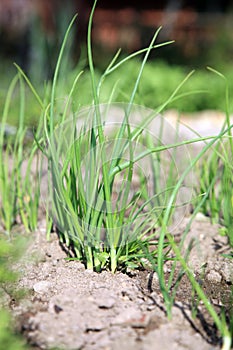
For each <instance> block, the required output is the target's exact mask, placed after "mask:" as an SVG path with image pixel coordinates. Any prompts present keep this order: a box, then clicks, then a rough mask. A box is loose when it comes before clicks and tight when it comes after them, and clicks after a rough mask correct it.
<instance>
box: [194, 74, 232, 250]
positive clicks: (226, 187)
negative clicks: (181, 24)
mask: <svg viewBox="0 0 233 350" xmlns="http://www.w3.org/2000/svg"><path fill="white" fill-rule="evenodd" d="M209 69H210V68H209ZM210 70H211V71H212V72H214V73H215V74H217V75H219V76H220V77H221V78H222V79H224V80H225V83H226V92H225V101H226V102H225V104H226V108H225V111H226V118H225V121H224V123H223V125H222V131H223V130H225V129H226V130H227V132H226V133H225V135H224V137H222V138H220V139H219V140H218V142H216V144H215V145H214V146H213V147H212V148H211V149H210V151H209V153H208V157H206V158H204V159H203V160H201V162H200V176H199V179H200V180H199V181H200V183H199V184H198V186H200V189H199V188H198V189H197V190H199V191H200V192H201V193H208V196H206V200H205V201H204V203H203V205H202V207H201V210H202V211H203V213H204V214H205V215H208V216H209V217H210V219H211V221H212V222H215V223H220V224H221V225H222V226H223V227H224V229H223V230H224V232H225V234H226V235H227V236H228V238H229V243H230V245H231V247H233V177H232V174H233V136H232V128H233V125H231V121H230V114H229V90H228V82H227V79H226V78H225V77H224V76H223V75H222V74H221V73H219V72H217V71H215V70H213V69H210Z"/></svg>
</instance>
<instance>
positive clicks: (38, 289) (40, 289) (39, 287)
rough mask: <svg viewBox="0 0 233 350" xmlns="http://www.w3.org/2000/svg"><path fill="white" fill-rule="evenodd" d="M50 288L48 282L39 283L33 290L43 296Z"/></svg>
mask: <svg viewBox="0 0 233 350" xmlns="http://www.w3.org/2000/svg"><path fill="white" fill-rule="evenodd" d="M50 288H51V283H50V282H48V281H40V282H37V283H36V284H34V286H33V290H34V291H35V292H36V293H39V294H45V293H47V292H48V291H49V289H50Z"/></svg>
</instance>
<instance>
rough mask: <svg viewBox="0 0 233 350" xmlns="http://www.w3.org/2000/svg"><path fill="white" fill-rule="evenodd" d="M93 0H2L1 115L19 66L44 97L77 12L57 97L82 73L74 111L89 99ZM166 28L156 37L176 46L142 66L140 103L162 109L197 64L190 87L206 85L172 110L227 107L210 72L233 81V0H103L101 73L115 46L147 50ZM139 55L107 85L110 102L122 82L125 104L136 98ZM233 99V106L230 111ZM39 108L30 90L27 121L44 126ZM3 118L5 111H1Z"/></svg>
mask: <svg viewBox="0 0 233 350" xmlns="http://www.w3.org/2000/svg"><path fill="white" fill-rule="evenodd" d="M92 4H93V1H85V2H84V1H80V0H68V1H66V2H63V1H61V0H51V1H49V2H47V1H44V0H35V1H34V2H31V1H29V0H22V1H20V2H19V1H15V0H0V45H1V51H0V113H1V114H2V111H3V106H4V102H5V98H6V91H7V88H8V86H9V84H10V81H11V79H12V77H13V76H14V75H15V73H16V68H15V67H14V65H13V63H14V62H16V63H17V64H19V65H20V67H22V68H23V70H24V71H25V72H26V74H27V75H28V76H29V78H30V79H31V81H32V83H33V84H34V86H35V87H36V89H37V90H38V91H39V93H40V94H41V95H44V91H45V86H46V84H47V83H48V84H49V81H50V80H51V79H52V77H53V72H54V67H55V64H56V59H57V57H58V53H59V49H60V45H61V42H62V39H63V36H64V33H65V30H66V28H67V26H68V24H69V22H70V20H71V18H72V17H73V15H74V14H75V13H76V12H78V14H79V15H78V18H77V20H76V23H75V25H74V28H73V31H72V34H71V36H70V39H69V42H68V46H67V50H66V55H65V57H64V59H63V69H62V74H61V76H60V82H59V96H60V97H61V98H65V96H66V94H67V93H68V91H69V88H70V87H71V84H72V81H73V79H74V76H75V75H76V74H77V72H78V71H80V70H82V69H83V70H84V74H83V76H82V78H81V79H80V83H79V84H78V87H77V89H76V90H77V91H76V92H75V99H74V103H73V108H74V110H75V108H78V107H79V106H82V105H86V104H89V103H91V99H92V97H91V95H90V81H89V75H88V67H87V59H86V48H85V42H86V29H87V22H88V16H89V12H90V8H91V5H92ZM160 25H161V26H162V27H163V28H162V30H161V32H160V34H159V38H158V42H164V41H168V40H175V43H173V44H171V45H168V46H165V47H163V48H160V49H158V50H154V52H153V53H152V54H151V57H150V61H149V62H148V64H147V66H146V69H145V71H144V75H143V80H142V82H141V84H140V87H139V91H138V94H137V97H136V101H135V102H136V103H139V104H142V105H145V106H147V107H152V108H156V107H157V106H158V105H159V104H161V103H163V102H164V101H165V100H166V99H167V98H168V96H169V95H170V93H171V92H172V91H173V90H174V89H175V88H176V86H177V85H178V84H179V83H180V82H181V80H182V79H184V77H185V76H186V75H187V74H188V73H189V72H190V71H191V70H193V69H195V70H196V73H195V75H194V76H193V77H192V78H191V79H190V81H189V82H188V83H187V84H186V85H185V87H184V88H183V89H184V92H185V91H187V92H188V91H192V90H206V92H203V93H200V94H194V95H192V96H189V97H187V98H184V99H182V100H178V101H177V102H176V103H173V104H172V105H170V106H169V108H177V109H179V110H180V111H181V112H194V111H199V110H204V109H224V97H223V96H224V83H223V82H221V81H220V80H219V78H218V77H217V76H215V75H213V74H211V73H210V72H208V71H207V70H206V66H211V67H213V68H215V69H217V70H219V71H220V72H222V73H223V74H225V75H226V77H227V79H228V81H229V84H230V90H232V89H231V85H232V84H233V79H232V77H233V69H232V57H233V5H232V2H231V1H229V0H228V1H217V0H215V1H208V0H206V1H196V2H194V1H179V0H169V1H158V2H156V4H155V2H154V1H144V2H143V3H141V4H138V3H137V4H136V5H135V2H133V1H124V2H123V1H112V2H108V1H105V0H99V1H98V4H97V9H96V13H95V17H94V25H93V48H94V58H95V64H96V69H97V75H101V72H102V71H103V69H104V68H105V67H106V65H107V64H108V63H109V62H110V60H111V58H112V57H113V55H114V53H115V52H116V50H117V49H118V48H119V47H120V48H122V56H124V55H127V54H129V53H131V52H133V51H135V50H138V49H140V48H142V47H146V46H147V45H148V44H149V42H150V39H151V37H152V35H153V32H154V31H155V30H156V29H157V28H158V27H159V26H160ZM139 66H140V59H137V60H134V61H131V62H129V63H128V64H126V65H124V66H123V67H122V68H121V69H119V70H118V71H116V72H115V73H114V74H113V75H112V76H110V77H109V78H108V79H107V80H106V82H105V84H104V86H103V90H102V95H101V98H102V101H103V102H105V101H107V100H108V96H109V94H110V93H111V91H112V89H113V86H114V84H115V82H116V81H118V85H117V89H116V92H115V96H114V100H115V101H120V102H124V101H127V99H128V96H129V95H130V93H131V91H132V88H133V85H134V81H135V79H136V77H137V73H138V70H139ZM18 100H19V96H18V93H17V91H15V94H14V97H13V100H12V104H11V109H10V114H9V122H10V123H13V124H17V120H18V113H19V111H18V107H17V106H18ZM232 108H233V106H232V103H231V105H230V111H231V112H232ZM39 111H40V108H39V107H38V106H37V104H36V101H35V99H34V97H33V96H32V95H31V93H30V92H29V91H28V94H27V101H26V115H25V118H26V121H27V123H28V124H29V125H34V124H37V123H38V119H39V118H40V112H39ZM0 118H1V115H0Z"/></svg>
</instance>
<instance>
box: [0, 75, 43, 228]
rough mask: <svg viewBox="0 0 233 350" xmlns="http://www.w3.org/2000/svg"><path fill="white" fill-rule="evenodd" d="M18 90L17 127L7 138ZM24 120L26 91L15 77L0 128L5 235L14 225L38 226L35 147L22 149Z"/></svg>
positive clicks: (0, 198) (1, 212) (0, 195)
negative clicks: (8, 122) (9, 117)
mask: <svg viewBox="0 0 233 350" xmlns="http://www.w3.org/2000/svg"><path fill="white" fill-rule="evenodd" d="M17 88H19V92H20V105H19V111H18V114H19V120H18V126H17V127H15V128H13V127H11V129H10V131H12V133H13V134H12V135H6V131H7V129H9V126H8V124H7V119H8V114H9V110H10V105H11V101H12V96H13V94H14V92H15V90H16V89H17ZM24 118H25V87H24V82H23V79H22V77H21V76H20V75H19V74H17V75H16V76H15V78H14V79H13V80H12V83H11V84H10V87H9V90H8V93H7V96H6V100H5V106H4V110H3V117H2V120H1V127H0V223H1V225H2V227H3V229H4V231H5V232H6V233H8V234H9V233H10V231H11V229H12V227H13V226H14V224H15V223H16V222H18V223H19V222H20V223H22V224H23V225H24V227H25V229H26V230H27V231H29V230H34V229H35V228H36V226H37V215H38V206H39V189H40V176H39V170H40V163H39V159H38V158H37V154H36V150H37V146H36V144H33V145H32V146H31V148H29V147H26V145H25V143H26V139H27V138H28V135H27V128H26V126H25V122H24ZM25 158H27V161H25ZM33 161H34V162H36V166H35V168H36V170H35V176H34V178H32V174H31V169H32V163H33Z"/></svg>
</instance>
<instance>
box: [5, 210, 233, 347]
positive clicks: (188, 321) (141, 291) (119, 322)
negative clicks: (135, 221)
mask: <svg viewBox="0 0 233 350" xmlns="http://www.w3.org/2000/svg"><path fill="white" fill-rule="evenodd" d="M187 220H188V219H184V221H183V223H182V226H183V227H184V226H185V224H186V223H187ZM182 230H183V228H182V227H180V232H177V238H179V233H181V232H182ZM192 238H195V244H194V247H193V250H192V252H191V256H190V266H191V267H192V268H193V271H194V274H195V275H196V278H197V279H198V280H199V282H200V283H201V284H202V286H203V288H204V290H205V292H206V294H207V295H208V297H209V299H210V300H211V302H212V303H213V304H214V305H215V307H216V310H217V311H219V312H220V310H221V308H222V307H226V308H228V309H230V307H231V289H232V283H233V261H232V260H229V259H226V258H224V257H223V256H222V255H221V254H222V253H223V252H227V251H228V250H227V249H228V248H227V244H226V243H227V242H226V238H224V237H221V236H220V235H219V227H218V225H211V224H210V223H209V221H208V219H206V218H204V217H202V216H201V215H200V216H199V217H198V218H197V219H196V220H195V221H194V222H193V224H192V226H191V229H190V232H189V235H188V239H187V244H188V240H190V239H192ZM65 258H66V253H65V252H64V250H63V249H62V247H61V245H60V244H59V241H58V239H57V236H56V234H55V233H53V234H52V235H51V239H50V241H47V240H46V238H45V234H44V223H43V222H41V226H40V229H39V230H38V231H37V232H36V233H35V234H34V236H33V237H32V239H31V243H30V245H29V247H28V250H27V254H26V255H24V258H23V259H22V260H21V262H20V263H19V264H18V265H17V270H20V271H21V277H20V281H19V283H18V286H17V287H18V288H23V289H25V290H26V291H27V294H26V295H27V296H26V297H25V298H23V299H22V300H20V301H18V302H15V301H14V300H12V298H10V297H9V296H8V300H7V302H8V304H9V305H11V309H12V312H13V315H14V317H15V319H16V322H17V324H18V328H19V329H20V331H21V332H23V334H24V336H25V337H26V338H27V339H28V341H29V343H30V344H31V346H32V347H33V348H36V349H67V350H68V349H69V350H70V349H72V350H74V349H76V350H78V349H85V350H89V349H90V350H95V349H105V350H107V349H109V350H110V349H114V350H116V349H121V350H122V349H130V350H131V349H133V350H141V349H145V350H147V349H148V350H149V349H150V350H151V349H203V350H205V349H206V350H210V349H215V348H216V349H218V348H219V347H220V339H219V335H218V334H217V331H216V328H215V326H214V324H213V321H212V320H211V319H210V317H209V316H208V314H207V312H206V311H205V309H204V306H203V305H202V304H200V305H199V307H198V312H197V316H196V318H194V319H193V318H192V315H191V309H192V304H193V303H192V300H194V299H193V295H192V289H191V287H190V284H189V282H188V280H187V278H185V277H183V279H182V281H181V284H180V287H179V289H178V291H177V296H176V301H175V305H174V307H173V311H172V319H171V320H168V319H167V317H166V313H165V307H164V303H163V299H162V295H161V292H160V289H159V285H158V279H157V275H156V273H154V272H152V271H150V270H144V271H143V270H142V271H129V273H128V274H123V273H121V272H118V273H116V274H115V275H113V274H111V273H110V272H107V271H103V272H102V273H99V274H98V273H95V272H92V271H89V270H85V268H84V266H83V265H82V264H81V263H79V262H77V261H67V260H65ZM203 266H204V268H203ZM164 268H165V273H166V275H167V276H169V271H170V266H169V263H167V264H165V267H164Z"/></svg>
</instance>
